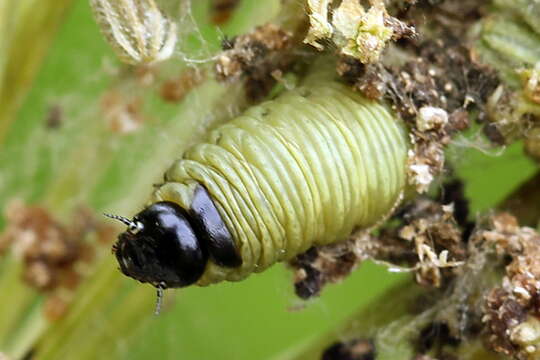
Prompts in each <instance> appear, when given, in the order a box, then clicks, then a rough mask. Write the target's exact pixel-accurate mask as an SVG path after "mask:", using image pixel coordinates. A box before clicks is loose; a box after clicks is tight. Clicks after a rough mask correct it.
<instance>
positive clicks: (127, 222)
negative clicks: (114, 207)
mask: <svg viewBox="0 0 540 360" xmlns="http://www.w3.org/2000/svg"><path fill="white" fill-rule="evenodd" d="M103 215H105V216H106V217H108V218H111V219H115V220H118V221H120V222H122V223H124V224H125V225H127V226H133V225H134V224H133V221H131V220H129V219H128V218H126V217H123V216H120V215H112V214H103Z"/></svg>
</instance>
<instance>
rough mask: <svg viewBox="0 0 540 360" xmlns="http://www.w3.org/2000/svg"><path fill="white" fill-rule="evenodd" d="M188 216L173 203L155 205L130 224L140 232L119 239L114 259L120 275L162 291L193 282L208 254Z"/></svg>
mask: <svg viewBox="0 0 540 360" xmlns="http://www.w3.org/2000/svg"><path fill="white" fill-rule="evenodd" d="M188 217H189V215H188V214H187V213H186V212H185V210H184V209H182V208H181V207H180V206H179V205H177V204H176V203H173V202H168V201H162V202H157V203H154V204H152V205H150V206H149V207H147V208H146V209H144V210H143V211H141V212H140V213H139V214H137V215H136V216H135V217H134V218H133V221H138V222H141V223H142V224H143V228H142V230H141V231H139V232H137V233H135V234H133V233H130V232H128V231H126V232H124V233H122V234H121V235H120V236H119V239H118V242H117V243H116V244H115V246H114V249H115V255H116V258H117V259H118V263H119V264H120V269H121V271H122V272H123V273H124V274H125V275H127V276H129V277H132V278H134V279H136V280H139V281H141V282H148V283H151V284H153V285H154V286H158V285H160V284H161V285H160V286H162V287H164V288H170V287H182V286H187V285H190V284H193V283H194V282H196V281H197V280H198V279H199V278H200V276H201V275H202V273H203V272H204V269H205V267H206V263H207V261H208V254H207V252H206V250H205V247H204V246H202V244H201V243H200V242H199V240H198V239H197V237H196V235H195V231H194V229H193V228H192V226H191V224H190V223H189V221H188Z"/></svg>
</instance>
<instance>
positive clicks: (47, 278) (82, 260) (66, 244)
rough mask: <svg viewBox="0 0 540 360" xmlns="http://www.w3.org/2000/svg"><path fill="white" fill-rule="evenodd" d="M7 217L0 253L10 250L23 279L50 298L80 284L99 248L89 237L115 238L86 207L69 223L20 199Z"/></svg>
mask: <svg viewBox="0 0 540 360" xmlns="http://www.w3.org/2000/svg"><path fill="white" fill-rule="evenodd" d="M5 217H6V220H7V226H6V229H5V231H4V232H3V233H2V234H1V235H0V255H5V254H6V252H7V251H8V249H11V251H12V253H13V255H14V256H15V257H17V258H18V259H20V260H21V261H22V262H23V264H24V266H23V273H22V278H23V280H24V282H25V283H26V284H28V285H29V286H30V287H32V288H34V289H36V290H38V291H40V292H42V293H44V294H46V295H47V297H57V296H58V294H60V293H65V292H66V291H68V292H69V291H71V292H72V291H73V290H75V289H76V288H77V287H78V286H79V284H80V283H81V281H82V279H83V277H84V275H85V274H84V269H85V268H87V267H88V265H90V264H91V263H92V260H93V259H94V257H95V252H96V247H95V246H91V243H90V242H88V241H89V239H90V238H92V237H94V239H95V240H96V241H97V242H100V241H103V238H104V237H105V236H107V237H108V243H109V244H110V242H111V241H112V240H113V234H114V233H113V229H112V228H111V227H110V226H109V225H103V224H101V223H100V222H98V221H97V220H96V219H95V217H94V214H93V213H92V212H91V211H90V210H89V209H87V208H84V207H81V208H79V209H78V210H76V211H75V213H74V214H73V219H72V222H71V223H70V225H69V226H66V225H64V224H62V223H60V222H59V221H58V220H56V219H55V217H54V216H53V215H52V214H51V213H50V211H48V210H47V209H46V208H44V207H41V206H37V205H27V204H24V203H23V202H22V201H21V200H13V201H11V202H10V203H9V204H8V205H7V206H6V208H5ZM104 234H108V235H104ZM64 300H65V297H64ZM51 301H53V300H51ZM45 311H46V312H47V311H48V310H46V309H45ZM54 317H55V316H53V318H54Z"/></svg>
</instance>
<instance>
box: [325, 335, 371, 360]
mask: <svg viewBox="0 0 540 360" xmlns="http://www.w3.org/2000/svg"><path fill="white" fill-rule="evenodd" d="M376 358H377V353H376V350H375V343H374V342H373V341H372V340H369V339H353V340H349V341H345V342H337V343H335V344H332V345H330V346H329V347H328V348H327V349H326V350H325V351H324V352H323V354H322V357H321V360H375V359H376Z"/></svg>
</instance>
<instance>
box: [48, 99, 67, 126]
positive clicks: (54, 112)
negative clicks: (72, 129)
mask: <svg viewBox="0 0 540 360" xmlns="http://www.w3.org/2000/svg"><path fill="white" fill-rule="evenodd" d="M63 118H64V111H63V109H62V107H61V106H60V105H58V104H55V105H50V106H49V109H48V110H47V115H46V117H45V127H46V128H47V129H50V130H57V129H59V128H60V127H61V126H62V122H63Z"/></svg>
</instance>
